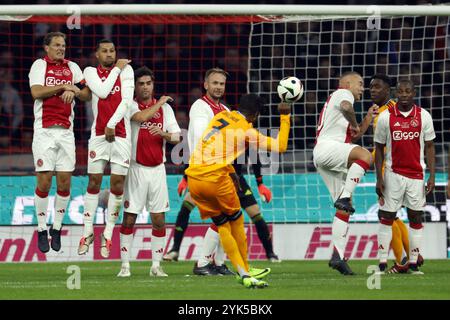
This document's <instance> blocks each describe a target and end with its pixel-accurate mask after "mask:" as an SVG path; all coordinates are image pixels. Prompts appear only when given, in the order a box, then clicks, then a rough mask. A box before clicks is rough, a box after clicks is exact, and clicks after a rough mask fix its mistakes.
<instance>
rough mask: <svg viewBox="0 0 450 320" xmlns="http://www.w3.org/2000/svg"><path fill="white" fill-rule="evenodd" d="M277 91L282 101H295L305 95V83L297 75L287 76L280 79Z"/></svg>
mask: <svg viewBox="0 0 450 320" xmlns="http://www.w3.org/2000/svg"><path fill="white" fill-rule="evenodd" d="M277 91H278V96H279V97H280V99H281V101H283V102H287V103H293V102H296V101H298V100H299V99H300V98H301V97H302V96H303V84H302V82H301V81H300V80H299V79H298V78H296V77H285V78H283V79H281V80H280V83H279V84H278V88H277Z"/></svg>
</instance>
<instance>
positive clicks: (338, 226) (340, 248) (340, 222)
mask: <svg viewBox="0 0 450 320" xmlns="http://www.w3.org/2000/svg"><path fill="white" fill-rule="evenodd" d="M349 218H350V216H349V215H344V214H341V213H339V212H336V215H335V216H334V220H333V225H332V227H331V234H332V239H333V245H334V247H335V248H336V250H337V252H338V253H339V256H340V258H341V259H344V251H345V245H346V243H347V233H348V220H349Z"/></svg>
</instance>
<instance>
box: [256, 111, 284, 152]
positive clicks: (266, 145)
mask: <svg viewBox="0 0 450 320" xmlns="http://www.w3.org/2000/svg"><path fill="white" fill-rule="evenodd" d="M278 111H279V112H280V132H279V133H278V136H277V138H276V139H274V138H271V137H267V136H265V135H263V134H261V133H260V132H258V131H257V130H256V129H250V130H249V137H248V140H249V141H248V142H249V145H250V147H252V148H256V149H257V150H263V151H271V152H279V153H283V152H286V150H287V145H288V139H289V130H290V128H291V105H290V104H287V103H283V102H281V103H280V104H278Z"/></svg>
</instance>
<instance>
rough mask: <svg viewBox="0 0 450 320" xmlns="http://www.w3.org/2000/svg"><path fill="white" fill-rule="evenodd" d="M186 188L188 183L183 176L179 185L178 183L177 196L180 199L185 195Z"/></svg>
mask: <svg viewBox="0 0 450 320" xmlns="http://www.w3.org/2000/svg"><path fill="white" fill-rule="evenodd" d="M187 187H188V183H187V179H186V176H183V178H182V179H181V181H180V183H178V195H179V196H180V197H181V196H184V194H185V193H186V189H187Z"/></svg>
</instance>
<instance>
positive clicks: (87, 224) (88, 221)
mask: <svg viewBox="0 0 450 320" xmlns="http://www.w3.org/2000/svg"><path fill="white" fill-rule="evenodd" d="M91 192H92V191H91V190H88V191H87V192H86V195H85V196H84V214H83V223H84V228H83V237H88V236H90V235H91V234H93V233H94V226H93V224H94V217H95V213H96V212H97V207H98V194H99V192H98V191H97V193H91Z"/></svg>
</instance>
